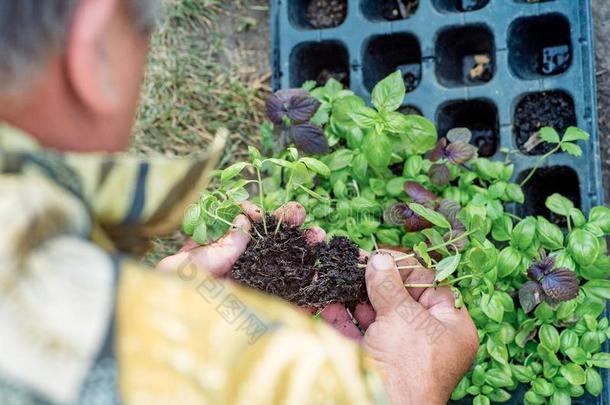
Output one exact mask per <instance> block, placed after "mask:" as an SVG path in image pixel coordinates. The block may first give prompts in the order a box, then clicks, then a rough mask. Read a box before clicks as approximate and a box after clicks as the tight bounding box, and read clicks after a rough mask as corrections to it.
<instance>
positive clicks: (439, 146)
mask: <svg viewBox="0 0 610 405" xmlns="http://www.w3.org/2000/svg"><path fill="white" fill-rule="evenodd" d="M446 147H447V138H441V139H439V140H438V142H437V143H436V147H435V148H434V149H433V150H432V153H431V154H430V160H431V161H433V162H436V161H437V160H440V159H442V158H444V157H445V156H446V154H445V148H446Z"/></svg>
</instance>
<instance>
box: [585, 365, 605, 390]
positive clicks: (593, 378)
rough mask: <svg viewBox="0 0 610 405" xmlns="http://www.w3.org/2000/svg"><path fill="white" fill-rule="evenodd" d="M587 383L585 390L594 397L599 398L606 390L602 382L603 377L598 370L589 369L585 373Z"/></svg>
mask: <svg viewBox="0 0 610 405" xmlns="http://www.w3.org/2000/svg"><path fill="white" fill-rule="evenodd" d="M585 375H586V379H587V382H586V383H585V388H586V389H587V392H588V393H589V394H591V395H593V396H594V397H597V396H599V394H601V393H602V390H603V389H604V382H603V380H602V376H601V375H600V374H599V373H598V372H597V370H595V369H593V368H591V367H587V370H586V371H585Z"/></svg>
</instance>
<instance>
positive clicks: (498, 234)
mask: <svg viewBox="0 0 610 405" xmlns="http://www.w3.org/2000/svg"><path fill="white" fill-rule="evenodd" d="M512 232H513V220H512V219H511V218H510V217H509V216H508V215H503V216H501V217H500V218H498V219H496V220H495V221H493V224H492V227H491V237H492V238H494V239H495V240H497V241H498V242H505V241H508V240H510V238H511V234H512Z"/></svg>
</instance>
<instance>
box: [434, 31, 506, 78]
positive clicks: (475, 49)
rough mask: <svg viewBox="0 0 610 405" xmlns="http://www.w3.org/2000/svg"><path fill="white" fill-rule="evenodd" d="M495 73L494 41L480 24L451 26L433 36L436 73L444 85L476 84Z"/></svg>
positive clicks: (490, 34) (489, 32)
mask: <svg viewBox="0 0 610 405" xmlns="http://www.w3.org/2000/svg"><path fill="white" fill-rule="evenodd" d="M494 73H495V45H494V37H493V34H492V33H491V31H490V30H489V29H488V28H487V27H484V26H482V25H471V26H465V27H459V28H450V29H447V30H445V31H443V32H441V33H440V34H439V36H438V38H437V40H436V76H437V78H438V81H439V82H440V83H441V84H442V85H444V86H446V87H462V86H476V85H481V84H485V83H487V82H488V81H490V80H491V79H492V78H493V76H494Z"/></svg>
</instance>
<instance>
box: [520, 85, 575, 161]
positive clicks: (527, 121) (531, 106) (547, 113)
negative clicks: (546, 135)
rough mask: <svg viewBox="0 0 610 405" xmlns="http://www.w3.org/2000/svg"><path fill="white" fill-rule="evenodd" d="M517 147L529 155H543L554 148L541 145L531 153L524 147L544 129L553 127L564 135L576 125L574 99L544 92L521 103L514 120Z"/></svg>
mask: <svg viewBox="0 0 610 405" xmlns="http://www.w3.org/2000/svg"><path fill="white" fill-rule="evenodd" d="M514 125H515V135H516V137H517V145H518V146H519V148H520V149H521V150H523V152H524V153H526V154H528V155H542V154H544V153H546V152H548V151H550V150H551V149H552V148H553V146H552V145H548V144H540V145H538V146H536V147H534V148H533V149H532V150H530V151H526V150H524V148H523V145H524V144H525V143H526V142H527V141H528V139H529V138H530V137H531V136H532V135H534V134H535V133H536V132H538V131H539V130H540V128H542V127H553V128H555V130H556V131H557V132H558V133H559V134H560V135H562V134H563V132H564V131H565V130H566V129H567V128H568V127H569V126H572V125H576V113H575V111H574V103H573V102H572V99H571V98H570V97H569V96H568V95H567V94H565V93H562V92H558V91H555V92H542V93H534V94H530V95H528V96H526V97H525V98H523V100H521V102H519V104H518V105H517V109H516V111H515V118H514Z"/></svg>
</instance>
